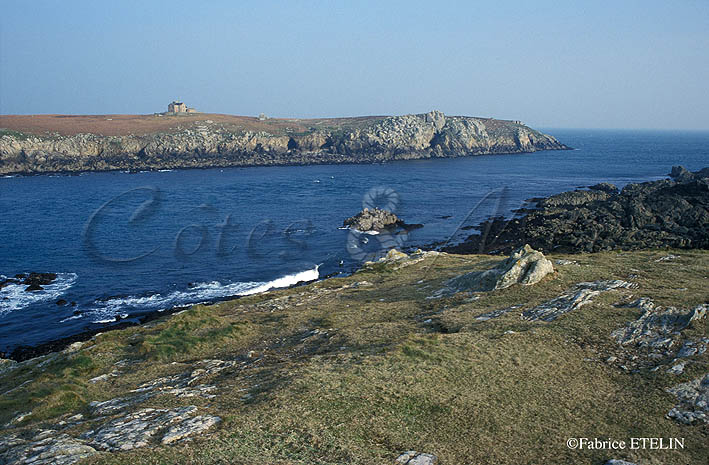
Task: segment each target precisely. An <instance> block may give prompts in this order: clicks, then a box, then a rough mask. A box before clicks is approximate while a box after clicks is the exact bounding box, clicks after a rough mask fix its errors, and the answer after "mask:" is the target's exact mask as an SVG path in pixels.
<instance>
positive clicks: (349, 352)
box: [0, 251, 709, 465]
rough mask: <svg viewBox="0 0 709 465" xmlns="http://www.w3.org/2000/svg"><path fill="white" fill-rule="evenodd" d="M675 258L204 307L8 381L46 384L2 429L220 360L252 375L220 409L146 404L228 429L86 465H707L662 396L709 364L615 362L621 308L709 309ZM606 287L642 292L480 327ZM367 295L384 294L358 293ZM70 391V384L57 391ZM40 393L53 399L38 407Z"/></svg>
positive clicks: (438, 273)
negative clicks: (653, 442) (647, 301)
mask: <svg viewBox="0 0 709 465" xmlns="http://www.w3.org/2000/svg"><path fill="white" fill-rule="evenodd" d="M666 253H667V252H665V251H643V252H608V253H600V254H590V255H576V256H573V257H568V258H572V259H574V260H577V261H578V262H579V265H578V266H577V265H568V266H559V267H557V269H558V272H557V273H555V274H554V275H553V276H549V277H547V278H546V279H545V280H544V281H542V282H541V283H539V284H536V285H534V286H529V287H522V286H514V287H512V288H508V289H506V290H502V291H495V292H492V293H487V294H484V295H483V296H482V297H481V298H480V299H478V300H471V299H470V297H471V296H470V295H467V294H465V293H460V294H457V295H454V296H451V297H448V298H444V299H427V298H426V297H428V296H429V295H431V294H432V293H433V291H435V290H437V289H439V288H440V285H441V283H442V282H443V281H444V280H445V279H446V278H448V277H450V276H453V275H456V274H459V273H461V272H464V271H469V270H471V269H476V268H478V269H479V268H485V267H488V266H489V265H490V262H491V261H493V260H496V259H491V257H489V256H454V255H450V256H441V257H438V258H437V259H436V260H435V261H431V260H426V261H424V262H422V263H419V264H416V265H412V266H410V267H406V268H403V269H401V270H395V269H393V268H392V267H391V266H389V265H386V266H377V267H373V268H370V269H365V270H363V271H361V272H359V273H356V274H354V275H353V276H350V277H347V278H338V279H330V280H327V281H324V282H320V283H316V284H312V285H309V286H306V287H299V288H294V289H289V290H284V291H277V292H271V293H268V294H265V295H260V296H252V297H249V298H244V299H240V300H236V301H230V302H223V303H220V304H217V305H213V306H196V307H194V308H193V309H191V310H189V311H186V312H184V313H181V314H178V315H175V316H172V317H170V318H166V319H164V320H160V321H157V322H153V323H151V324H150V325H148V326H145V327H140V328H129V329H126V330H121V331H114V332H110V333H106V334H103V335H101V336H99V337H97V338H96V340H95V341H93V342H92V343H90V344H89V345H88V346H86V347H87V348H86V349H85V350H83V351H82V352H80V353H79V354H74V355H71V356H68V357H67V356H66V355H62V356H60V357H59V358H58V359H57V360H56V361H55V362H52V363H51V364H49V365H47V366H46V367H45V368H44V369H37V368H32V367H28V368H25V369H23V370H18V371H15V373H14V374H13V376H11V377H4V378H2V379H0V389H1V392H5V391H6V390H8V389H10V388H13V387H16V386H17V385H19V384H21V383H23V382H25V381H27V380H32V381H30V382H29V383H28V384H26V385H24V386H23V387H21V388H19V389H17V390H16V391H14V392H13V393H12V394H11V395H9V396H3V409H2V413H0V422H6V421H7V420H8V419H9V418H11V417H12V416H13V415H14V414H15V413H16V412H17V411H28V410H32V412H33V414H32V415H31V416H30V417H29V418H28V419H27V420H25V423H24V424H25V427H29V426H32V427H38V426H40V425H44V426H47V425H48V423H46V420H47V419H49V418H52V417H53V416H59V415H61V414H62V413H64V412H74V411H81V410H82V408H84V407H85V405H86V403H87V402H88V401H90V400H95V399H96V400H104V399H109V398H112V397H116V396H119V395H122V394H125V393H126V392H127V391H129V390H130V389H133V388H134V387H135V386H136V385H138V384H140V383H142V382H145V381H148V380H152V379H154V378H156V377H157V376H163V375H167V374H174V373H180V372H182V371H185V370H188V369H190V366H191V364H192V363H193V362H194V361H196V360H200V359H206V358H221V359H237V360H241V361H246V362H247V364H246V366H245V367H244V368H241V369H237V370H227V371H225V372H223V373H220V374H219V375H217V376H216V378H215V379H213V380H211V381H210V382H213V383H215V384H217V385H218V386H219V391H218V397H217V398H216V399H214V400H213V401H206V400H195V399H194V398H192V399H176V398H174V397H172V396H160V397H155V398H153V399H151V400H150V401H148V402H147V403H146V404H145V405H146V406H153V407H157V406H174V405H184V404H185V403H196V404H197V405H200V406H201V407H202V408H203V409H205V410H207V411H210V412H212V413H216V414H218V415H220V416H221V417H222V418H223V419H224V422H223V423H222V425H221V426H220V428H219V429H217V430H215V431H213V432H212V433H211V434H209V435H206V436H204V437H203V438H198V439H196V440H195V441H193V442H188V443H185V444H182V445H178V446H174V447H158V446H155V447H150V448H147V449H139V450H136V451H132V452H126V453H118V454H101V455H99V456H96V457H94V458H91V459H89V460H88V461H87V463H96V464H97V463H102V464H131V465H135V464H162V463H170V464H174V463H184V464H188V463H189V464H221V463H230V464H232V463H248V464H316V463H317V464H345V463H347V464H389V463H392V461H393V458H395V457H396V455H397V454H398V453H399V452H401V451H403V450H407V449H416V450H421V451H427V452H433V453H436V454H437V455H438V456H439V457H440V459H441V463H442V464H443V465H446V464H449V465H450V464H456V465H457V464H467V463H475V464H486V463H517V464H527V463H528V464H540V463H586V464H602V463H604V462H605V460H607V459H610V458H625V459H629V460H633V461H639V462H640V463H642V464H660V463H663V464H703V463H706V457H707V454H708V453H709V446H708V444H709V443H708V442H707V434H708V430H707V428H706V427H705V426H692V427H686V426H682V425H679V424H677V423H676V422H674V421H672V420H669V419H667V418H665V414H666V413H667V412H668V411H669V409H670V408H671V407H672V406H673V405H674V398H673V397H672V396H670V395H669V394H667V393H666V392H665V391H664V388H666V387H669V386H672V385H675V384H677V383H679V382H683V381H687V380H689V379H694V378H696V377H697V376H699V375H700V374H701V373H704V372H706V362H707V358H708V354H705V355H703V356H702V357H703V358H700V359H699V360H697V361H695V362H693V363H692V364H690V365H688V367H687V372H686V373H685V374H683V375H680V376H675V375H669V374H667V373H665V370H659V371H657V372H650V371H649V370H641V371H640V372H638V373H629V372H626V371H623V370H621V369H620V368H618V366H616V365H612V364H609V363H606V362H605V360H606V358H607V357H608V356H609V355H613V354H618V352H619V351H621V349H620V348H619V347H618V346H617V345H616V344H615V343H614V342H613V341H612V340H611V339H610V338H609V334H610V332H611V331H612V330H613V329H615V328H618V327H621V326H623V325H624V324H626V322H628V321H630V320H633V319H635V318H637V316H638V314H639V312H638V311H637V310H636V309H628V308H622V307H616V306H613V305H612V304H613V303H615V302H617V301H621V300H622V301H627V300H630V299H632V298H635V297H639V296H646V297H651V298H653V299H654V300H655V301H656V302H657V303H658V304H661V305H670V304H671V305H675V306H679V307H685V308H686V307H690V306H694V305H697V304H700V303H703V302H705V301H706V299H707V293H706V289H707V288H709V286H708V284H709V279H708V278H707V274H708V273H709V252H707V251H674V253H676V254H678V255H680V256H681V258H680V259H678V260H676V261H670V262H655V261H654V259H655V258H657V257H660V256H662V255H665V254H666ZM553 258H564V257H561V256H559V257H556V256H555V257H553ZM630 275H633V276H632V278H630ZM595 279H625V280H628V279H632V280H633V281H635V282H637V283H638V284H639V288H638V289H632V290H628V289H621V290H615V291H610V292H608V293H605V294H603V295H601V296H599V297H598V298H597V299H596V300H595V301H594V302H593V303H592V304H590V305H588V306H585V307H583V308H582V309H580V310H578V311H575V312H571V313H569V314H566V315H564V316H563V317H561V318H559V319H558V320H556V321H554V322H552V323H540V322H526V321H522V320H520V318H519V312H517V313H515V312H511V313H508V314H506V315H504V316H502V317H500V318H498V319H495V320H489V321H485V322H482V321H478V320H476V319H475V317H476V316H477V315H480V314H481V313H484V312H487V311H490V310H494V309H499V308H505V307H508V306H510V305H514V304H518V305H522V306H523V307H522V308H520V309H519V311H521V310H523V309H524V308H525V307H531V306H533V305H535V304H537V303H540V302H542V301H544V300H547V299H549V298H552V297H555V296H556V295H558V294H559V293H561V292H562V291H564V290H566V289H568V288H569V287H571V286H572V285H573V284H575V283H578V282H580V281H589V280H595ZM362 281H368V282H369V283H371V284H372V285H371V286H367V285H361V286H357V287H352V286H350V285H351V284H352V283H355V282H362ZM420 281H421V282H420ZM429 319H430V320H431V322H429V323H426V320H429ZM314 330H318V332H314ZM706 330H707V323H706V320H704V321H703V322H697V323H695V324H694V326H693V327H692V328H691V329H689V330H688V334H689V335H692V336H694V337H698V336H702V335H704V336H705V335H706V334H707V331H706ZM510 331H512V332H510ZM250 351H254V352H253V353H252V354H251V355H250V356H249V352H250ZM118 360H132V361H134V362H135V363H134V364H133V365H130V368H129V369H127V370H126V372H125V374H123V375H122V376H120V377H118V378H115V379H114V381H111V383H110V384H107V383H103V384H100V383H99V384H88V383H87V382H86V381H85V380H86V379H88V378H89V377H91V376H96V375H97V374H101V373H106V372H107V371H109V370H110V369H111V367H112V366H113V364H114V363H115V362H116V361H118ZM60 379H64V380H70V381H64V382H63V383H61V385H59V384H58V385H57V386H56V387H54V388H52V387H51V384H52V382H54V383H59V380H60ZM67 386H68V387H67ZM42 387H44V388H45V391H42V392H43V394H44V395H45V397H44V398H40V397H38V396H39V395H40V394H37V393H38V392H39V391H38V390H39V389H40V388H42ZM67 392H68V393H71V395H69V394H66V393H67ZM245 394H248V395H247V396H245ZM35 412H36V413H35ZM67 414H68V413H67ZM79 429H80V428H79ZM580 436H581V437H591V438H593V437H599V438H608V437H611V438H617V439H627V438H629V437H631V436H636V437H665V438H668V437H683V438H686V448H685V449H684V450H679V451H658V450H644V451H621V452H618V453H615V454H614V453H611V452H608V451H573V450H569V449H567V447H566V439H567V438H569V437H580Z"/></svg>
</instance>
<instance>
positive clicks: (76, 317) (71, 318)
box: [59, 314, 84, 323]
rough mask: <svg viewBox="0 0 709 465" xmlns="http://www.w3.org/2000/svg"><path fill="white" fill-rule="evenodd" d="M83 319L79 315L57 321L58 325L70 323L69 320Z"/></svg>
mask: <svg viewBox="0 0 709 465" xmlns="http://www.w3.org/2000/svg"><path fill="white" fill-rule="evenodd" d="M83 317H84V315H81V314H79V315H72V316H69V317H66V318H64V319H63V320H59V323H64V322H66V321H70V320H78V319H79V318H83Z"/></svg>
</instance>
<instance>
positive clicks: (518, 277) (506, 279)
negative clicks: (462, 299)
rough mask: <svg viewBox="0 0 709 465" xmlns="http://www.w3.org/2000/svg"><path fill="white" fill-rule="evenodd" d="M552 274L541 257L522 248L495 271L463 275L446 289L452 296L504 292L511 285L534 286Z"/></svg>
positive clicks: (449, 282)
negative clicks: (453, 294) (502, 290)
mask: <svg viewBox="0 0 709 465" xmlns="http://www.w3.org/2000/svg"><path fill="white" fill-rule="evenodd" d="M553 272H554V266H553V265H552V263H551V261H549V260H548V259H547V258H546V257H545V256H544V254H542V253H541V252H539V251H536V250H534V249H532V248H531V247H530V246H529V245H524V246H523V247H521V248H519V249H517V250H515V251H514V252H512V254H511V255H510V257H509V258H507V259H506V260H505V261H503V262H502V263H500V264H499V265H498V266H496V267H495V268H492V269H490V270H486V271H473V272H470V273H466V274H464V275H461V276H458V277H456V278H453V279H451V280H449V281H448V282H447V285H448V287H449V288H450V289H452V290H454V291H455V292H460V291H463V290H466V291H473V292H485V291H492V290H495V289H505V288H508V287H510V286H512V285H513V284H521V285H524V286H529V285H532V284H536V283H538V282H539V281H541V280H542V278H544V277H545V276H546V275H548V274H549V273H553Z"/></svg>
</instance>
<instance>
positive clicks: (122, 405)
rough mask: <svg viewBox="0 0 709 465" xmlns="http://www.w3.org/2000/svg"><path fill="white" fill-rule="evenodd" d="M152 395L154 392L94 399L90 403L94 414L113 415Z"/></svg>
mask: <svg viewBox="0 0 709 465" xmlns="http://www.w3.org/2000/svg"><path fill="white" fill-rule="evenodd" d="M150 397H152V393H143V394H140V395H135V396H126V397H117V398H115V399H109V400H104V401H100V402H99V401H93V402H91V403H89V407H91V411H92V412H93V414H94V415H113V414H114V413H117V412H119V411H121V410H124V409H126V408H128V407H131V406H133V405H135V404H138V403H140V402H143V401H144V400H147V399H149V398H150Z"/></svg>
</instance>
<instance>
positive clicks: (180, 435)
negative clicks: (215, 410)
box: [160, 415, 222, 444]
mask: <svg viewBox="0 0 709 465" xmlns="http://www.w3.org/2000/svg"><path fill="white" fill-rule="evenodd" d="M220 421H222V419H221V418H219V417H216V416H208V415H199V416H196V417H192V418H190V419H188V420H185V421H183V422H181V423H178V424H176V425H174V426H171V427H170V429H169V430H168V431H167V433H165V435H164V436H163V438H162V440H161V441H160V442H162V443H163V444H172V443H173V442H177V441H181V440H183V439H185V438H187V437H188V436H193V435H195V434H199V433H202V432H204V431H207V430H208V429H209V428H211V427H212V426H214V425H216V424H218V423H219V422H220Z"/></svg>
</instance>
